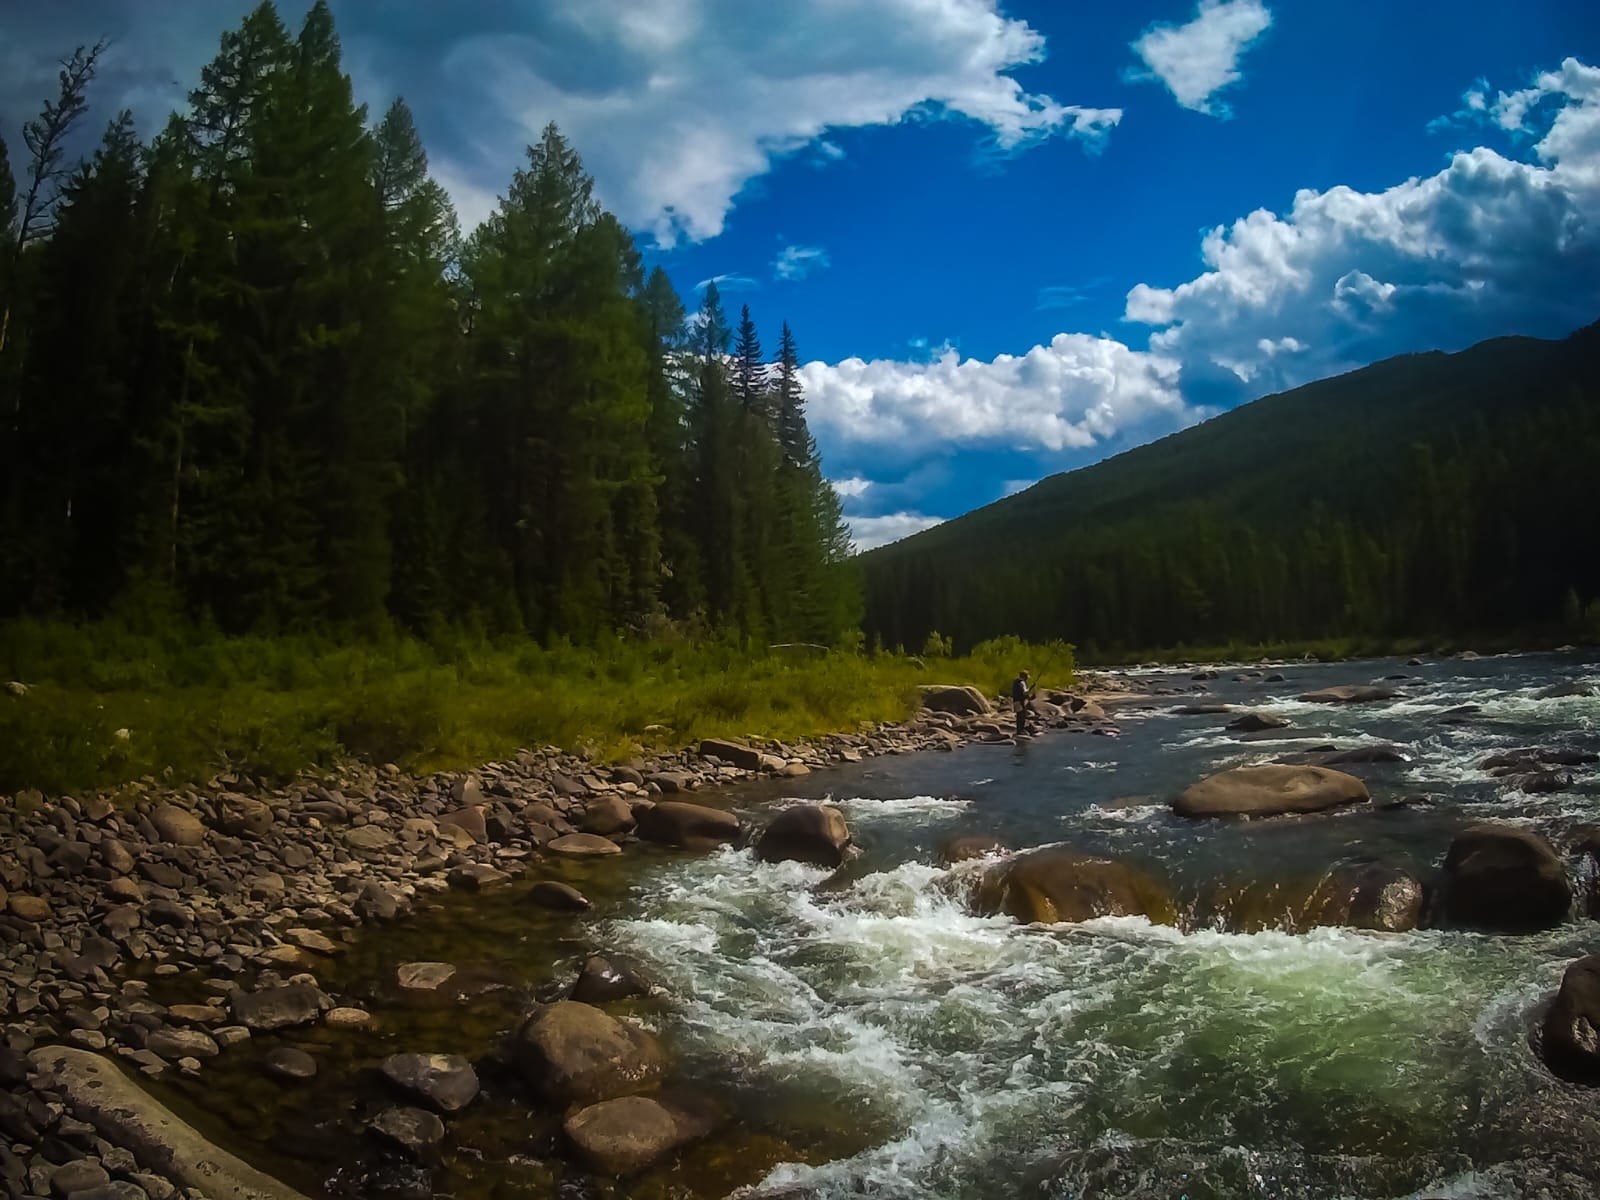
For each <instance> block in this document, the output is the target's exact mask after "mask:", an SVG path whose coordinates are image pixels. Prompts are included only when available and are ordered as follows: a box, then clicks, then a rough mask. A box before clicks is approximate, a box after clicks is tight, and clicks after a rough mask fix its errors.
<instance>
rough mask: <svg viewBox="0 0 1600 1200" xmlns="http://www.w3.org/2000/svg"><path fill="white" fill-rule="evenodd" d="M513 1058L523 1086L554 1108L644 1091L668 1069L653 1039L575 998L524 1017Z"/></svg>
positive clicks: (659, 1048)
mask: <svg viewBox="0 0 1600 1200" xmlns="http://www.w3.org/2000/svg"><path fill="white" fill-rule="evenodd" d="M516 1060H517V1065H518V1067H519V1068H520V1070H521V1071H522V1074H523V1077H524V1079H525V1080H526V1081H527V1083H528V1086H529V1087H531V1088H533V1089H534V1090H536V1091H538V1092H539V1093H540V1094H541V1095H543V1096H544V1097H545V1098H546V1099H547V1100H549V1101H551V1102H552V1103H555V1104H569V1103H587V1104H593V1103H595V1102H597V1101H600V1100H611V1099H614V1098H616V1097H618V1096H628V1095H633V1094H635V1093H638V1092H643V1091H648V1090H649V1089H651V1088H652V1087H654V1086H655V1085H656V1084H657V1083H658V1082H659V1081H660V1079H661V1076H662V1075H663V1074H664V1073H665V1072H666V1067H667V1056H666V1053H665V1052H664V1051H663V1050H662V1049H661V1044H660V1043H659V1042H657V1041H656V1039H655V1038H654V1037H653V1036H651V1035H650V1034H648V1033H646V1032H645V1031H644V1030H642V1029H637V1028H635V1027H634V1026H632V1025H625V1024H623V1023H622V1022H621V1021H618V1020H616V1019H615V1018H614V1017H611V1016H609V1015H607V1014H606V1013H604V1012H601V1011H600V1010H599V1009H598V1008H595V1007H593V1006H592V1005H588V1004H580V1003H579V1002H577V1001H575V1000H558V1001H557V1002H556V1003H554V1004H551V1005H549V1006H547V1007H546V1008H544V1009H542V1010H541V1011H539V1012H538V1013H535V1014H534V1015H533V1016H532V1017H530V1018H529V1019H528V1021H527V1022H526V1023H525V1024H524V1025H523V1026H522V1028H521V1030H519V1031H518V1033H517V1039H516Z"/></svg>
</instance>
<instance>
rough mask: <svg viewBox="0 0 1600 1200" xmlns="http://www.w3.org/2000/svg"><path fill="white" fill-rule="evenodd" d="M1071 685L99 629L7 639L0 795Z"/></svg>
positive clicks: (762, 729) (471, 756) (816, 653)
mask: <svg viewBox="0 0 1600 1200" xmlns="http://www.w3.org/2000/svg"><path fill="white" fill-rule="evenodd" d="M1041 662H1049V663H1050V664H1051V669H1050V676H1051V678H1050V680H1048V682H1049V683H1051V684H1052V685H1059V684H1062V683H1065V682H1067V681H1068V680H1070V678H1071V663H1072V654H1071V649H1070V647H1060V648H1054V649H1053V648H1041V647H1030V646H1027V645H1024V644H1023V643H1021V642H1019V641H1018V640H1017V639H1015V638H1002V639H998V640H995V641H991V642H986V643H983V644H982V645H979V646H977V647H975V648H974V649H973V651H972V653H971V654H969V655H967V656H965V657H962V658H954V659H948V660H939V659H930V658H921V657H917V656H910V655H901V654H885V653H879V654H863V653H857V652H855V651H851V650H827V651H823V650H819V649H817V648H813V647H804V646H798V647H787V648H769V647H765V646H752V645H740V644H735V643H732V642H729V641H718V642H701V643H691V642H686V641H674V642H646V641H637V640H623V639H618V640H616V641H614V642H611V643H610V644H607V645H604V646H599V647H594V648H575V647H570V646H564V645H558V646H554V647H543V646H540V645H537V644H535V643H531V642H528V641H525V640H491V639H488V638H485V637H481V636H473V635H470V634H465V633H460V632H456V631H448V632H444V633H441V634H438V635H436V636H434V637H432V638H430V639H428V640H425V641H424V640H419V639H415V638H409V637H400V636H391V637H387V638H383V639H379V640H350V641H340V640H338V639H335V638H332V637H224V636H222V635H219V634H214V633H209V632H206V631H204V630H198V629H194V628H183V629H172V630H165V631H162V632H157V633H146V632H136V631H134V630H131V629H129V628H126V627H123V626H119V625H115V624H111V623H100V624H93V625H67V624H61V623H45V622H37V621H17V622H12V623H10V624H6V625H3V626H0V683H9V682H10V681H16V682H19V683H21V684H23V685H25V691H22V692H21V694H18V689H11V688H6V689H5V690H0V793H11V792H16V791H20V790H22V789H24V788H37V789H40V790H42V791H45V792H52V793H60V792H71V791H83V790H87V789H92V788H100V787H109V786H112V785H115V784H118V783H124V782H127V781H129V780H135V779H140V778H144V777H147V776H152V777H155V778H158V779H161V780H163V781H169V782H173V783H178V782H187V781H195V780H203V779H207V778H210V777H211V776H213V775H215V774H217V773H219V772H221V771H229V770H231V771H235V772H242V773H247V774H250V775H254V776H258V777H264V778H268V779H283V778H287V777H289V776H292V775H293V774H295V773H297V772H299V771H301V770H304V769H307V768H312V767H315V766H318V765H323V764H328V763H330V762H332V761H333V760H335V759H336V758H338V757H339V756H341V755H346V754H349V755H355V756H357V757H360V758H363V759H366V760H368V761H371V762H375V763H387V762H393V763H397V764H398V765H400V766H401V767H403V768H404V769H406V770H409V771H414V772H427V771H435V770H448V769H459V768H463V767H468V766H472V765H475V764H477V763H481V762H486V761H492V760H494V759H498V758H503V757H507V756H509V755H511V754H513V753H514V752H515V751H517V750H518V749H520V748H522V747H527V746H533V745H555V746H560V747H562V748H564V749H568V750H582V751H585V752H587V753H590V754H591V755H594V756H595V757H597V758H601V759H613V760H614V759H619V758H625V757H628V756H630V755H632V754H634V753H637V752H639V751H642V750H651V749H664V748H670V747H674V746H680V745H685V744H688V743H691V742H694V741H697V740H698V739H700V738H703V737H741V738H755V739H768V738H776V739H784V740H792V739H797V738H807V737H816V736H820V735H822V734H827V733H834V732H841V731H850V730H854V729H857V728H859V727H860V725H861V724H862V723H864V722H876V721H894V720H901V719H904V718H905V717H907V716H908V715H909V714H910V713H911V712H912V711H913V710H914V708H915V699H916V691H917V687H918V685H919V684H925V683H931V682H940V683H945V682H953V683H963V684H966V683H970V684H975V685H977V686H979V687H981V688H983V689H984V690H985V691H987V692H990V693H994V692H997V691H1000V690H1002V689H1003V688H1004V687H1005V685H1006V683H1007V682H1008V680H1009V679H1010V678H1011V677H1012V676H1014V675H1015V673H1016V671H1017V669H1018V668H1019V667H1021V666H1024V665H1032V666H1033V667H1034V669H1035V670H1036V671H1037V670H1038V668H1039V664H1040V663H1041Z"/></svg>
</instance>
